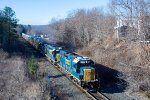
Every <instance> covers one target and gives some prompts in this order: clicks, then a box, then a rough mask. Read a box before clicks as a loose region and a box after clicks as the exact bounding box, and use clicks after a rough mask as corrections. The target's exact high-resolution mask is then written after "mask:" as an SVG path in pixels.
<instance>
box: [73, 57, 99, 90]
mask: <svg viewBox="0 0 150 100" xmlns="http://www.w3.org/2000/svg"><path fill="white" fill-rule="evenodd" d="M76 72H77V73H79V74H80V77H79V78H80V80H81V86H82V87H84V88H87V89H88V90H89V91H97V90H98V88H99V84H98V83H99V82H98V80H97V79H96V78H97V77H96V74H95V68H94V62H93V61H92V60H90V59H89V58H88V57H80V59H78V62H77V69H76Z"/></svg>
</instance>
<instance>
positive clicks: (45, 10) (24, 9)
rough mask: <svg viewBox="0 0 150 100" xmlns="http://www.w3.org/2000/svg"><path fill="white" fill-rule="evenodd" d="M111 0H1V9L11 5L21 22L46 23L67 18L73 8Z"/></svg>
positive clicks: (94, 5)
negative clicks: (53, 19) (54, 19)
mask: <svg viewBox="0 0 150 100" xmlns="http://www.w3.org/2000/svg"><path fill="white" fill-rule="evenodd" d="M108 1H109V0H0V9H1V10H2V9H3V8H4V7H5V6H8V7H11V8H12V9H13V10H14V11H15V13H16V17H17V18H18V19H19V22H18V23H19V24H26V25H28V24H30V25H46V24H49V23H50V21H51V19H52V18H56V19H61V18H65V17H66V16H67V14H68V13H69V12H71V11H73V10H76V9H80V8H85V9H91V8H94V7H106V6H107V4H108Z"/></svg>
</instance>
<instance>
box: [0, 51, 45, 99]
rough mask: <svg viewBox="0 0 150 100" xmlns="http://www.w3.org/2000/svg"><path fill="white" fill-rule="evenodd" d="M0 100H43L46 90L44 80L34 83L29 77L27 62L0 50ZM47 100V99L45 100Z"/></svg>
mask: <svg viewBox="0 0 150 100" xmlns="http://www.w3.org/2000/svg"><path fill="white" fill-rule="evenodd" d="M0 69H1V70H0V100H9V99H11V100H34V99H36V100H41V99H42V98H44V97H43V95H44V93H45V90H46V86H45V85H46V83H45V80H44V79H43V78H41V79H40V80H38V81H36V82H32V81H30V80H29V78H28V77H27V75H26V74H27V73H26V60H25V59H23V58H21V57H18V56H13V57H10V58H8V54H7V53H5V52H4V51H2V50H0ZM45 100H46V99H45Z"/></svg>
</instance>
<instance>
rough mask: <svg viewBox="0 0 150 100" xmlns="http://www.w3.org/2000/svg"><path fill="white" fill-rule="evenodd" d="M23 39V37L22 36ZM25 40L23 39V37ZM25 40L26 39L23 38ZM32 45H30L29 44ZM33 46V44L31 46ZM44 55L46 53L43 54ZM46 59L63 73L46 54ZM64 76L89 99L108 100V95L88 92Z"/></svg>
mask: <svg viewBox="0 0 150 100" xmlns="http://www.w3.org/2000/svg"><path fill="white" fill-rule="evenodd" d="M23 39H24V38H23ZM24 40H25V39H24ZM25 41H26V40H25ZM31 46H32V45H31ZM32 47H33V48H34V46H32ZM45 56H46V55H45ZM46 59H47V60H48V61H50V62H51V64H52V65H53V66H54V67H55V68H56V69H57V70H58V71H59V72H60V73H62V74H64V72H63V70H62V69H61V68H60V67H58V66H56V65H55V64H54V63H53V62H52V61H51V60H50V59H48V57H47V56H46ZM65 77H66V78H67V79H68V80H69V81H70V82H72V83H73V84H74V85H75V86H76V87H77V88H78V89H79V90H80V91H81V92H82V93H85V94H86V95H87V96H88V97H89V98H90V99H92V100H110V99H109V98H108V97H106V96H105V95H103V94H102V93H99V92H97V93H92V92H88V91H87V90H85V89H83V88H82V87H81V86H80V85H79V84H77V83H76V82H74V81H73V80H71V79H70V78H69V77H68V76H67V75H65Z"/></svg>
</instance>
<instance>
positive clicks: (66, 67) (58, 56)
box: [22, 34, 99, 91]
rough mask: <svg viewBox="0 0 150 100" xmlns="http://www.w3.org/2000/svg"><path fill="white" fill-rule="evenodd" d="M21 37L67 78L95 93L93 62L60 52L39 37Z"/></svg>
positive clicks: (86, 58) (96, 83) (96, 84)
mask: <svg viewBox="0 0 150 100" xmlns="http://www.w3.org/2000/svg"><path fill="white" fill-rule="evenodd" d="M22 37H23V38H25V39H26V40H27V41H28V42H29V43H30V44H31V45H33V46H34V47H35V48H36V49H38V50H39V51H40V52H41V53H42V54H44V55H46V56H47V58H48V59H49V60H50V61H52V62H53V63H54V64H56V65H58V66H59V67H60V68H61V69H62V70H63V72H64V73H65V74H66V75H67V76H69V77H70V78H71V79H72V80H74V81H76V82H77V83H78V84H80V85H81V87H83V88H87V89H89V90H90V91H97V89H98V88H99V82H98V80H97V79H96V73H95V68H94V62H93V61H92V60H90V59H89V58H88V57H83V56H80V55H78V54H75V53H70V52H67V51H65V50H62V48H61V47H58V46H56V45H55V44H49V43H46V42H45V41H44V40H43V39H42V38H40V37H36V36H30V35H26V34H22Z"/></svg>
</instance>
